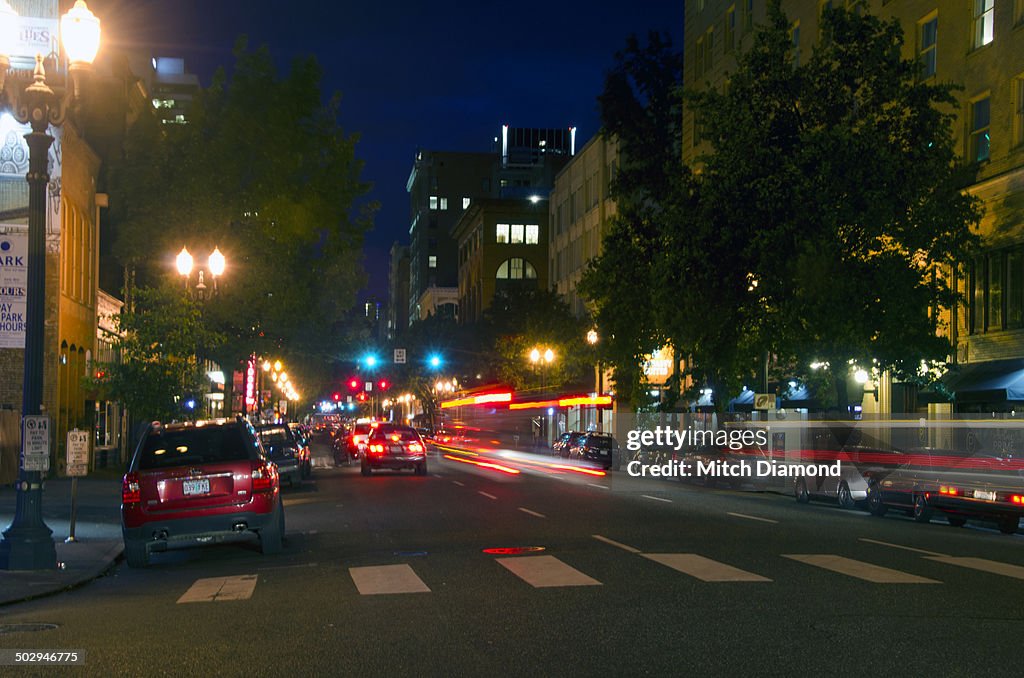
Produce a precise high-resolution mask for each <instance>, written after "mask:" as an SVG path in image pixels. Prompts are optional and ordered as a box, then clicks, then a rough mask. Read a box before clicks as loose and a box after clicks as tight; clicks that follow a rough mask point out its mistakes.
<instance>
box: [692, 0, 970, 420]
mask: <svg viewBox="0 0 1024 678" xmlns="http://www.w3.org/2000/svg"><path fill="white" fill-rule="evenodd" d="M769 17H770V23H769V25H768V26H766V27H765V28H764V29H763V30H762V31H761V32H760V33H759V34H758V36H757V39H756V41H755V45H754V47H753V49H752V50H751V51H750V52H749V53H747V54H744V55H743V56H742V57H741V58H740V60H739V66H738V69H737V71H736V73H734V74H733V75H732V77H730V79H729V83H728V87H727V88H724V89H723V90H722V91H718V90H714V89H711V90H707V91H705V92H702V93H700V94H696V95H694V97H693V107H694V110H695V115H696V116H697V118H698V120H699V121H700V122H701V125H702V127H703V128H704V129H705V132H706V136H707V139H708V141H709V142H710V144H711V148H712V151H711V152H710V153H709V154H708V155H706V156H705V157H704V158H702V161H703V171H702V172H701V174H700V177H699V182H700V187H701V202H702V203H703V204H704V207H705V209H702V210H701V212H702V214H703V215H705V216H708V215H711V214H713V215H716V218H715V220H716V221H717V222H718V224H719V228H720V230H721V231H722V232H723V233H724V234H727V236H726V237H727V238H729V239H730V240H732V242H733V243H735V244H736V245H737V246H738V247H737V249H736V250H735V251H736V252H737V254H738V257H737V259H738V260H739V262H740V263H741V265H742V266H744V267H746V268H747V269H748V272H749V274H750V276H751V279H752V280H755V281H756V282H757V283H758V284H757V289H756V294H755V295H751V296H750V298H749V299H747V312H746V314H745V315H746V316H747V317H751V318H756V317H758V316H760V317H761V319H762V320H763V322H762V323H759V324H755V325H754V329H758V330H759V331H760V333H761V334H762V335H763V339H764V340H763V342H761V343H762V345H763V346H764V347H765V348H767V349H770V350H771V351H772V352H773V353H775V354H776V355H779V356H781V357H782V358H784V359H789V358H791V359H792V360H794V361H795V362H796V363H797V364H798V365H808V364H809V363H810V362H812V361H818V362H824V363H826V364H827V365H828V366H829V369H830V371H831V372H832V380H833V383H834V384H835V385H836V401H837V405H838V407H839V409H840V410H841V411H842V410H845V409H846V404H847V395H846V384H847V377H848V371H849V369H850V364H851V362H852V363H854V364H858V365H861V366H864V367H870V366H872V365H874V366H875V367H877V368H878V369H880V370H884V369H891V370H893V371H894V373H895V374H897V375H899V376H911V375H913V374H915V373H916V371H917V369H918V366H919V365H920V363H921V361H922V360H926V361H927V360H939V359H944V358H945V356H946V355H947V354H948V352H949V346H948V342H946V341H945V340H944V339H942V338H941V337H940V336H938V334H937V329H939V328H938V324H937V316H938V314H937V309H938V308H940V307H949V305H950V304H951V303H953V301H954V300H955V295H954V294H953V291H952V290H951V289H950V286H949V276H948V275H946V274H945V272H947V271H949V270H950V269H951V268H952V267H953V266H955V265H956V264H957V262H960V261H964V260H965V258H966V256H967V253H968V251H969V250H970V248H971V247H972V246H973V245H974V243H975V242H976V236H975V235H974V233H973V228H972V227H974V226H975V225H976V224H977V223H978V221H979V219H980V208H979V206H978V205H979V203H978V201H976V200H975V199H974V198H972V197H971V196H969V195H967V194H966V193H965V192H964V191H963V189H964V187H965V186H966V185H967V184H968V182H969V178H970V176H971V174H970V171H969V170H970V168H967V170H966V171H965V168H964V167H962V166H961V165H960V163H959V162H958V161H957V158H956V154H955V151H954V142H953V134H952V123H953V121H954V119H955V118H954V113H953V109H954V107H955V103H956V102H955V99H954V97H953V95H952V92H953V88H952V87H951V86H950V85H945V84H935V83H932V82H929V81H921V79H920V78H919V77H918V74H919V73H920V66H919V64H918V63H917V62H916V61H914V60H908V59H904V58H902V56H901V49H902V45H903V34H902V30H901V28H900V26H899V23H898V22H897V21H896V20H892V21H883V20H881V19H879V18H878V17H875V16H873V15H870V14H867V13H857V12H852V11H846V10H842V9H836V10H827V11H826V12H825V14H824V17H823V35H825V36H826V39H824V40H823V41H822V42H821V44H819V45H818V47H817V48H816V49H815V50H814V53H813V55H812V56H811V58H810V59H809V60H808V61H807V62H806V63H802V64H799V65H797V64H794V61H793V54H792V42H791V39H790V37H789V28H790V24H789V21H788V19H787V18H786V17H785V15H784V14H783V13H782V11H781V10H780V8H779V3H778V2H773V3H771V5H770V9H769ZM742 243H746V245H745V246H742ZM731 263H732V262H730V264H731ZM758 307H760V309H761V310H760V311H759V310H758Z"/></svg>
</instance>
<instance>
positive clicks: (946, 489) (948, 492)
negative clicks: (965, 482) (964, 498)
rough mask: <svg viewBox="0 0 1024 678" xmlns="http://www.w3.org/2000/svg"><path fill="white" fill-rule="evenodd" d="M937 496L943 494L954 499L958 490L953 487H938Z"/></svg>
mask: <svg viewBox="0 0 1024 678" xmlns="http://www.w3.org/2000/svg"><path fill="white" fill-rule="evenodd" d="M939 494H945V495H948V496H950V497H955V496H956V495H957V494H959V490H957V489H956V488H955V487H951V486H947V485H942V486H940V487H939Z"/></svg>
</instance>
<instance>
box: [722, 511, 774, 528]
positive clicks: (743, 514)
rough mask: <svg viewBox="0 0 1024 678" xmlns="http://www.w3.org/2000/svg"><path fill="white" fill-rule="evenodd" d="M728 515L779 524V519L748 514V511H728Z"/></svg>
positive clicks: (726, 513)
mask: <svg viewBox="0 0 1024 678" xmlns="http://www.w3.org/2000/svg"><path fill="white" fill-rule="evenodd" d="M725 515H727V516H736V517H737V518H746V519H747V520H760V521H761V522H762V523H772V524H773V525H778V524H779V521H777V520H772V519H771V518H758V517H757V516H748V515H747V514H746V513H733V512H732V511H726V512H725Z"/></svg>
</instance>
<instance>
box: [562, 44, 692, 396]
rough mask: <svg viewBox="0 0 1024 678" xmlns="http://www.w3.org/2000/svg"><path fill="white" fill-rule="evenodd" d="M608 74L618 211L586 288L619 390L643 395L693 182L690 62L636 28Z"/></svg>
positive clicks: (608, 128) (606, 101) (608, 130)
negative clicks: (659, 294) (684, 142)
mask: <svg viewBox="0 0 1024 678" xmlns="http://www.w3.org/2000/svg"><path fill="white" fill-rule="evenodd" d="M616 61H617V63H616V65H615V67H614V68H613V69H612V71H611V72H609V74H608V75H607V77H606V78H605V87H604V92H603V93H602V94H601V96H600V97H599V98H598V101H599V103H600V105H601V119H602V125H603V127H602V134H604V135H606V136H607V137H609V138H611V139H614V140H616V141H617V142H618V145H619V149H620V158H619V162H618V171H617V176H616V177H615V178H614V180H613V181H612V184H611V195H612V197H613V198H614V199H615V201H616V205H617V215H616V217H615V219H614V220H613V222H612V226H611V230H610V231H609V233H608V235H607V236H606V237H605V239H604V242H603V243H602V254H601V255H600V256H599V257H597V258H595V259H594V260H592V261H591V262H590V264H589V265H588V269H587V271H586V273H585V274H584V276H583V280H582V281H581V283H580V286H579V289H580V291H581V293H582V294H583V295H585V296H586V297H588V298H589V299H590V300H591V301H592V302H593V304H594V308H595V313H594V317H595V320H596V323H597V326H598V328H599V329H600V333H601V336H602V341H601V344H600V350H601V357H602V358H603V360H604V361H605V362H606V363H608V364H610V365H611V366H613V367H614V369H615V382H616V390H617V394H618V397H619V398H620V399H623V400H633V401H634V402H636V401H637V400H638V398H639V396H640V393H641V391H642V389H640V388H639V386H640V384H641V383H642V381H643V373H642V371H641V369H640V366H641V364H642V362H643V360H644V357H645V356H646V355H649V354H650V353H652V352H653V351H654V350H656V349H658V348H661V347H662V346H664V345H665V344H666V343H669V342H670V341H671V340H670V337H668V335H667V334H666V332H665V329H664V327H663V325H662V324H661V323H660V322H659V317H658V316H659V313H658V309H657V308H656V306H655V304H654V303H647V302H648V301H650V300H651V292H652V290H654V289H657V285H656V283H655V280H656V267H657V262H658V260H659V259H660V258H661V257H663V256H664V255H665V250H664V242H663V230H664V227H665V225H666V224H670V223H673V222H674V216H675V214H676V212H677V210H675V209H674V205H677V204H678V203H679V200H680V193H681V192H682V191H683V190H684V186H685V184H686V183H687V179H688V177H687V172H686V170H685V168H684V167H683V165H682V150H681V130H680V127H681V121H682V98H681V93H682V90H681V86H682V68H683V58H682V54H681V53H680V52H675V51H673V50H672V42H671V38H670V37H668V36H667V35H661V34H658V33H651V34H650V35H649V37H648V44H647V45H641V44H640V41H639V40H638V39H637V38H636V37H635V36H631V37H630V38H629V40H628V42H627V44H626V48H625V49H624V50H623V51H621V52H619V53H617V54H616Z"/></svg>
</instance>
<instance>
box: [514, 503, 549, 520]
mask: <svg viewBox="0 0 1024 678" xmlns="http://www.w3.org/2000/svg"><path fill="white" fill-rule="evenodd" d="M519 510H520V511H522V512H523V513H528V514H529V515H531V516H534V517H536V518H547V516H546V515H544V514H543V513H537V512H536V511H531V510H530V509H528V508H526V507H523V506H520V507H519Z"/></svg>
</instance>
